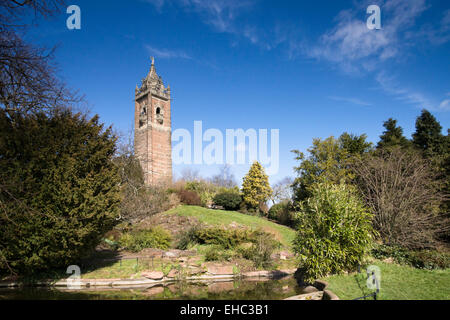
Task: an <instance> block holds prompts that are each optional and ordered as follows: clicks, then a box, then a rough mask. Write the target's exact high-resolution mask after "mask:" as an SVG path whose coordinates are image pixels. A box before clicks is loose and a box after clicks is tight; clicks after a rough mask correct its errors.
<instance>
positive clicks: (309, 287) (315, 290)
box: [302, 286, 319, 293]
mask: <svg viewBox="0 0 450 320" xmlns="http://www.w3.org/2000/svg"><path fill="white" fill-rule="evenodd" d="M318 291H319V290H318V289H317V288H316V287H313V286H307V287H306V288H304V289H303V290H302V292H303V293H313V292H318Z"/></svg>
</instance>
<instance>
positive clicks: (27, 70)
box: [0, 0, 82, 115]
mask: <svg viewBox="0 0 450 320" xmlns="http://www.w3.org/2000/svg"><path fill="white" fill-rule="evenodd" d="M63 3H64V2H63V1H59V0H53V1H44V0H42V1H37V0H28V1H25V0H23V1H18V0H3V1H1V2H0V108H4V109H5V111H7V112H8V114H10V115H11V114H12V113H14V112H20V113H29V112H40V111H51V110H52V109H61V108H68V107H73V106H75V105H76V104H77V103H79V102H81V101H82V99H81V98H80V97H79V96H78V95H77V94H76V93H74V92H72V91H71V90H69V89H68V88H67V87H66V86H65V84H64V83H63V82H62V81H60V80H58V79H57V77H56V76H55V75H56V67H55V65H54V64H53V52H54V49H50V50H48V49H43V48H37V47H35V46H33V45H31V44H28V43H26V42H24V41H23V40H22V37H21V36H20V35H19V33H18V32H17V29H18V27H19V26H22V25H21V24H20V21H21V18H22V17H23V15H24V14H26V13H27V12H29V11H30V10H32V11H33V12H34V13H35V16H38V15H43V16H50V15H52V14H54V13H56V12H58V6H59V5H61V4H63Z"/></svg>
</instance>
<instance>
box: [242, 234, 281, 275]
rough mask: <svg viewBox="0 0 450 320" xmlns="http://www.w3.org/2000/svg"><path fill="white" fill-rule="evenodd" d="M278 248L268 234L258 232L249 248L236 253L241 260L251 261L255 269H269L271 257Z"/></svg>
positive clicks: (277, 244)
mask: <svg viewBox="0 0 450 320" xmlns="http://www.w3.org/2000/svg"><path fill="white" fill-rule="evenodd" d="M278 246H279V243H278V242H277V241H275V240H273V238H272V236H271V235H270V234H268V233H264V232H259V233H257V234H256V236H255V238H254V239H253V244H252V246H251V247H249V248H239V250H238V251H239V254H240V255H241V256H242V257H243V258H245V259H248V260H251V261H253V263H254V266H255V267H256V268H269V267H271V266H272V264H273V261H272V258H271V255H272V253H273V252H274V250H275V249H276V248H277V247H278Z"/></svg>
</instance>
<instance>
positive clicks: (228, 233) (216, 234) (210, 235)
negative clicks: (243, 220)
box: [195, 227, 253, 249]
mask: <svg viewBox="0 0 450 320" xmlns="http://www.w3.org/2000/svg"><path fill="white" fill-rule="evenodd" d="M252 236H253V232H251V231H250V230H247V229H244V230H243V229H232V230H228V229H224V228H220V227H213V228H204V229H199V230H197V231H196V233H195V237H196V242H197V243H199V244H215V245H219V246H221V247H222V248H225V249H231V248H234V247H236V246H238V245H239V244H241V243H243V242H249V241H251V240H252Z"/></svg>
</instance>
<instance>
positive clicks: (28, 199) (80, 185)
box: [0, 111, 120, 274]
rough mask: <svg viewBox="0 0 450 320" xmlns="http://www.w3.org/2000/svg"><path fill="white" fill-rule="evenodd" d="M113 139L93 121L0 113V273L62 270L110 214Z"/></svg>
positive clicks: (61, 114)
mask: <svg viewBox="0 0 450 320" xmlns="http://www.w3.org/2000/svg"><path fill="white" fill-rule="evenodd" d="M115 142H116V138H115V136H114V135H113V134H112V132H111V129H110V128H109V129H106V130H104V129H103V125H102V124H100V123H99V119H98V116H95V117H93V118H92V119H87V118H86V117H85V116H83V115H80V114H73V113H71V112H70V111H58V112H55V113H54V114H52V115H46V114H43V113H40V114H37V115H20V114H16V115H13V116H10V115H6V114H5V113H4V111H0V272H13V273H19V274H29V273H35V272H38V271H40V270H45V269H51V268H58V267H64V266H67V265H69V264H72V263H73V262H76V261H77V259H79V258H80V257H82V256H83V255H84V254H85V253H87V252H89V251H90V250H91V249H93V248H94V247H95V246H96V245H97V244H98V243H99V241H100V239H101V237H102V235H103V234H104V233H105V232H107V231H108V230H110V229H111V228H112V227H113V226H114V224H115V221H116V217H117V216H118V206H119V202H120V195H119V175H118V171H117V167H116V166H114V164H113V163H112V161H111V160H112V157H113V155H114V152H115Z"/></svg>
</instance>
